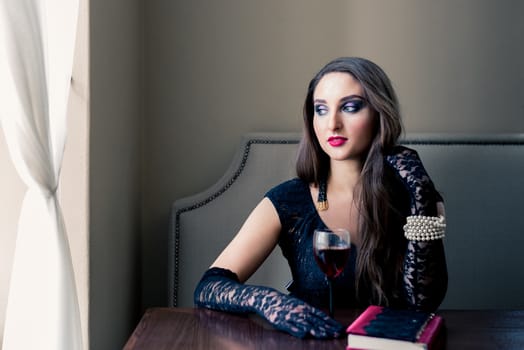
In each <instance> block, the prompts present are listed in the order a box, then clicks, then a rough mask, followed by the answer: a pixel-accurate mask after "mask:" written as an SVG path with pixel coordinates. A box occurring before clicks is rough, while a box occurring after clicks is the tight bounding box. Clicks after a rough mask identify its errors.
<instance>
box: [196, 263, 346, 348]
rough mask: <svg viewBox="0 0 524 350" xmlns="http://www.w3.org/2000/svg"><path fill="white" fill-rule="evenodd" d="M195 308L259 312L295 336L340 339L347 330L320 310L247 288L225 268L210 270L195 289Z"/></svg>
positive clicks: (264, 290) (257, 288)
mask: <svg viewBox="0 0 524 350" xmlns="http://www.w3.org/2000/svg"><path fill="white" fill-rule="evenodd" d="M194 297H195V305H197V306H200V307H206V308H210V309H215V310H222V311H228V312H235V313H249V312H255V313H257V314H259V315H260V316H262V317H263V318H265V319H266V320H267V321H268V322H269V323H271V324H272V325H273V326H274V327H275V328H277V329H279V330H281V331H284V332H287V333H289V334H291V335H294V336H295V337H299V338H304V337H306V336H308V335H311V336H313V337H315V338H337V337H339V336H341V335H342V334H343V332H344V327H343V326H342V325H341V324H340V323H338V322H337V321H335V320H334V319H332V318H331V317H329V316H328V315H327V314H325V313H324V312H322V311H321V310H319V309H316V308H314V307H312V306H310V305H308V304H306V303H305V302H303V301H302V300H300V299H298V298H295V297H292V296H289V295H286V294H283V293H281V292H279V291H277V290H275V289H273V288H269V287H260V286H250V285H244V284H242V283H240V282H239V281H238V278H237V276H236V274H234V273H233V272H231V271H229V270H226V269H222V268H216V267H215V268H211V269H209V270H207V271H206V273H205V274H204V276H203V277H202V279H201V280H200V282H199V283H198V285H197V287H196V289H195V295H194Z"/></svg>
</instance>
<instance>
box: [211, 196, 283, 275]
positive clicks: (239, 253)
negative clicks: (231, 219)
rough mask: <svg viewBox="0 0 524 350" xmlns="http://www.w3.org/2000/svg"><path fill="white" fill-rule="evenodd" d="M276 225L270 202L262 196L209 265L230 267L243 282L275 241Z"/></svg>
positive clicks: (270, 249)
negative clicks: (235, 233)
mask: <svg viewBox="0 0 524 350" xmlns="http://www.w3.org/2000/svg"><path fill="white" fill-rule="evenodd" d="M280 229H281V225H280V219H279V217H278V213H277V211H276V209H275V207H274V206H273V203H271V201H270V200H269V199H268V198H264V199H262V201H260V203H259V204H258V205H257V206H256V207H255V209H254V210H253V211H252V212H251V214H250V215H249V216H248V218H247V219H246V221H245V222H244V224H243V225H242V227H241V228H240V230H239V232H238V233H237V235H236V236H235V237H234V238H233V240H232V241H231V242H230V243H229V244H228V246H227V247H226V248H225V249H224V250H223V251H222V253H221V254H220V255H219V256H218V258H217V259H216V260H215V262H214V263H213V264H212V265H211V267H221V268H224V269H228V270H231V271H233V272H234V273H235V274H236V275H237V276H238V279H239V280H240V282H242V283H243V282H245V281H246V280H247V279H248V278H249V277H251V275H252V274H253V273H254V272H255V271H256V270H257V269H258V268H259V267H260V265H261V264H262V263H263V262H264V261H265V260H266V258H267V257H268V256H269V254H271V252H272V251H273V249H274V248H275V246H276V245H277V243H278V236H279V234H280Z"/></svg>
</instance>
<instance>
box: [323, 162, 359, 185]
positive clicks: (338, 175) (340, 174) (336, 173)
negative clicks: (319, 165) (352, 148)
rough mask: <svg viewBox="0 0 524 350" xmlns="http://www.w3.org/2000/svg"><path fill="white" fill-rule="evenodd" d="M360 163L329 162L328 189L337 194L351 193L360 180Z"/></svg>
mask: <svg viewBox="0 0 524 350" xmlns="http://www.w3.org/2000/svg"><path fill="white" fill-rule="evenodd" d="M361 171H362V163H361V162H357V161H344V162H333V161H332V162H331V166H330V174H329V179H328V183H329V187H330V188H331V189H333V190H335V191H337V192H346V191H350V192H352V191H353V188H354V187H355V185H356V184H357V182H358V181H359V179H360V173H361Z"/></svg>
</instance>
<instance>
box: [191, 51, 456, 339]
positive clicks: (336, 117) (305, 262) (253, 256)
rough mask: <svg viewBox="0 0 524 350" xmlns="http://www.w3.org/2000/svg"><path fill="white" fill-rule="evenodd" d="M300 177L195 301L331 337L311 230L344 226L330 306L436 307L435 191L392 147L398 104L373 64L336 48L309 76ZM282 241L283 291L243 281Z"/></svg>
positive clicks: (262, 209) (275, 194) (235, 244)
mask: <svg viewBox="0 0 524 350" xmlns="http://www.w3.org/2000/svg"><path fill="white" fill-rule="evenodd" d="M304 128H305V130H304V136H303V138H302V140H301V144H300V148H299V155H298V159H297V165H296V170H297V175H298V178H296V179H292V180H289V181H286V182H284V183H283V184H280V185H279V186H277V187H275V188H273V189H271V190H270V191H269V192H268V193H267V194H266V196H265V197H264V199H262V201H261V202H260V203H259V204H258V206H257V207H256V208H255V209H254V210H253V212H252V213H251V214H250V216H249V217H248V218H247V220H246V222H245V223H244V225H243V226H242V228H241V229H240V231H239V232H238V234H237V235H236V237H235V238H234V239H233V240H232V241H231V243H230V244H229V245H228V246H227V247H226V248H225V250H224V251H223V252H222V253H221V254H220V255H219V257H218V258H217V259H216V261H215V262H214V263H213V264H212V266H211V268H210V269H209V270H208V271H207V272H206V273H205V274H204V276H203V277H202V280H201V281H200V283H199V284H198V286H197V288H196V290H195V304H196V305H198V306H202V307H208V308H213V309H218V310H224V311H230V312H238V313H246V312H256V313H258V314H260V315H261V316H262V317H264V318H266V319H267V320H268V321H269V322H270V323H272V324H273V325H274V326H275V327H276V328H278V329H280V330H283V331H286V332H288V333H290V334H293V335H295V336H298V337H304V336H307V335H310V336H313V337H317V338H330V337H337V336H340V335H341V334H343V328H342V326H341V325H340V324H339V323H338V322H336V321H335V320H333V319H332V318H330V317H329V316H327V315H326V314H325V313H324V312H322V311H320V309H319V308H325V307H326V305H327V301H328V285H327V281H326V279H325V277H324V275H323V273H322V272H321V271H320V269H319V268H318V267H317V265H316V263H315V261H314V256H313V252H312V236H313V231H314V230H315V229H316V228H325V227H331V228H335V227H341V228H345V229H347V230H349V232H350V234H351V242H352V249H351V257H350V261H349V262H348V265H347V266H346V268H345V270H344V272H343V273H342V274H341V275H340V276H339V277H338V278H337V279H336V280H335V282H334V294H335V298H334V300H335V303H336V304H335V306H336V307H365V306H366V305H369V304H377V305H386V306H391V307H401V308H413V309H418V310H435V309H436V308H437V307H438V306H439V305H440V303H441V302H442V300H443V298H444V296H445V293H446V290H447V269H446V262H445V255H444V248H443V243H442V238H443V237H444V227H445V224H444V217H443V205H442V198H441V197H440V195H439V194H438V192H437V191H436V190H435V188H434V186H433V183H432V182H431V180H430V178H429V176H428V175H427V173H426V172H425V170H424V167H423V166H422V163H421V161H420V159H419V158H418V155H417V153H416V152H415V151H413V150H410V149H408V148H405V147H402V146H399V145H398V144H397V140H398V138H399V136H400V134H401V131H402V125H401V119H400V112H399V106H398V102H397V98H396V95H395V92H394V90H393V88H392V86H391V83H390V81H389V79H388V77H387V76H386V74H385V73H384V72H383V71H382V69H381V68H380V67H378V66H377V65H376V64H374V63H373V62H370V61H369V60H366V59H362V58H355V57H349V58H339V59H335V60H334V61H332V62H330V63H328V64H327V65H326V66H325V67H323V68H322V69H321V70H320V72H318V73H317V75H316V76H315V77H314V78H313V79H312V80H311V82H310V84H309V88H308V92H307V96H306V100H305V104H304ZM277 244H278V245H279V246H280V247H281V248H282V252H283V254H284V256H285V257H286V258H287V260H288V262H289V266H290V268H291V272H292V276H293V283H292V285H291V286H290V288H289V291H290V294H289V295H287V294H283V293H281V292H278V291H276V290H274V289H271V288H268V287H263V286H249V285H245V284H243V282H245V281H246V280H247V279H248V278H249V277H250V276H251V275H252V274H253V273H254V272H255V271H256V269H257V268H258V267H259V266H260V265H261V264H262V263H263V261H264V260H265V259H266V257H267V256H268V255H269V254H270V252H271V251H272V250H273V249H274V248H275V247H276V245H277Z"/></svg>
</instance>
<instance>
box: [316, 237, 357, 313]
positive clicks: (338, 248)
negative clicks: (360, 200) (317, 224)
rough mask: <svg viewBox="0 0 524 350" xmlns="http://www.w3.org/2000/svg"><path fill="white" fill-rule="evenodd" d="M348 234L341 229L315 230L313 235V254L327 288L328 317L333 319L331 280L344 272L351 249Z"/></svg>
mask: <svg viewBox="0 0 524 350" xmlns="http://www.w3.org/2000/svg"><path fill="white" fill-rule="evenodd" d="M350 242H351V241H350V238H349V232H348V230H346V229H343V228H337V229H316V230H315V233H314V235H313V253H314V254H315V260H316V261H317V264H318V266H319V267H320V269H321V270H322V272H324V274H325V275H326V277H327V280H328V286H329V315H330V316H331V317H333V280H334V279H335V278H336V277H337V276H339V275H340V274H341V273H342V271H343V270H344V266H346V263H347V261H348V259H349V250H350V248H351V244H350Z"/></svg>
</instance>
